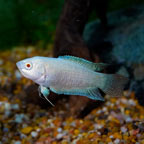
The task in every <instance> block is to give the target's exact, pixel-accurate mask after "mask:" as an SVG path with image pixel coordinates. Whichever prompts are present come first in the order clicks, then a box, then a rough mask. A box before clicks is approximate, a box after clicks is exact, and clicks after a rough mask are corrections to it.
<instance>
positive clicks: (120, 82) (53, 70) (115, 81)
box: [17, 56, 127, 100]
mask: <svg viewBox="0 0 144 144" xmlns="http://www.w3.org/2000/svg"><path fill="white" fill-rule="evenodd" d="M17 66H18V68H19V70H20V71H21V73H22V74H23V75H24V76H25V77H27V78H29V79H31V80H33V81H34V82H35V83H37V84H39V85H40V86H41V87H46V88H49V89H50V90H51V91H53V92H55V93H57V94H70V95H81V96H87V97H89V98H91V99H95V100H104V99H103V97H102V96H101V95H100V92H99V89H101V90H102V91H103V92H105V93H106V94H109V95H112V96H114V95H115V96H119V95H121V92H122V90H123V87H124V84H125V83H126V81H127V79H126V78H125V77H123V76H120V75H115V74H103V73H99V72H96V71H100V70H102V69H104V68H105V67H106V66H107V65H106V64H102V63H97V64H96V63H92V62H90V61H87V60H84V59H81V58H77V57H73V56H61V57H59V58H48V57H39V56H37V57H33V58H28V59H25V60H22V61H20V62H18V63H17ZM27 66H28V67H27ZM95 70H96V71H95ZM43 94H44V92H43Z"/></svg>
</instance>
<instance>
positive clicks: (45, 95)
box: [39, 86, 54, 106]
mask: <svg viewBox="0 0 144 144" xmlns="http://www.w3.org/2000/svg"><path fill="white" fill-rule="evenodd" d="M39 91H40V93H42V94H43V96H44V98H45V99H46V100H47V101H48V102H49V103H50V104H51V105H52V106H54V105H53V104H52V103H51V102H50V100H49V99H48V98H47V96H48V95H49V93H50V92H49V89H48V88H46V87H44V86H39Z"/></svg>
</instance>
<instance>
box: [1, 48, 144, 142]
mask: <svg viewBox="0 0 144 144" xmlns="http://www.w3.org/2000/svg"><path fill="white" fill-rule="evenodd" d="M49 51H50V50H38V49H36V48H34V47H27V48H23V47H19V48H15V49H12V50H9V51H1V52H0V144H70V143H71V144H144V107H142V106H140V105H139V104H138V102H137V100H136V99H135V95H134V92H131V93H129V92H128V91H125V92H124V94H123V96H122V97H119V98H110V97H108V96H106V101H105V103H104V104H103V105H101V106H99V107H98V108H96V109H94V110H93V111H92V112H91V113H90V114H88V115H87V116H86V117H85V118H83V119H78V118H74V117H69V116H67V114H66V113H67V112H68V109H69V108H70V106H69V103H67V100H66V99H62V100H61V101H58V102H57V103H56V105H55V107H49V108H47V109H42V108H40V106H38V105H35V104H33V103H27V102H26V101H22V100H21V96H22V94H23V92H24V91H25V89H26V87H28V86H29V85H31V84H32V83H33V82H31V81H29V80H27V79H25V78H23V77H22V76H21V75H20V73H19V72H18V70H17V68H16V65H15V63H16V62H17V61H19V60H20V59H23V58H26V57H31V56H34V55H44V56H51V53H50V52H49Z"/></svg>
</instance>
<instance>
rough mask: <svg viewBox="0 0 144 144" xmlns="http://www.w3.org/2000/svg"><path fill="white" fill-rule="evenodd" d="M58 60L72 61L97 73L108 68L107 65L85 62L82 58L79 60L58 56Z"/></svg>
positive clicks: (77, 58)
mask: <svg viewBox="0 0 144 144" xmlns="http://www.w3.org/2000/svg"><path fill="white" fill-rule="evenodd" d="M58 58H61V59H65V60H70V61H73V62H75V63H78V64H81V65H84V66H85V67H87V68H89V69H91V70H93V71H97V72H100V71H102V70H104V69H105V68H107V67H108V66H109V64H105V63H93V62H91V61H88V60H85V59H83V58H79V57H75V56H69V55H65V56H59V57H58Z"/></svg>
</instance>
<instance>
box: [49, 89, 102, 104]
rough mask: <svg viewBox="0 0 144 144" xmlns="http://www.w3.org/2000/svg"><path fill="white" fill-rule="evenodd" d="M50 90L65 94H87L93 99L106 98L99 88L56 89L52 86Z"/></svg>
mask: <svg viewBox="0 0 144 144" xmlns="http://www.w3.org/2000/svg"><path fill="white" fill-rule="evenodd" d="M50 90H51V91H53V92H54V93H57V94H65V95H79V96H86V97H88V98H90V99H93V100H101V101H104V98H103V97H102V96H101V94H100V92H99V90H98V88H86V89H56V88H52V87H50Z"/></svg>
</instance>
